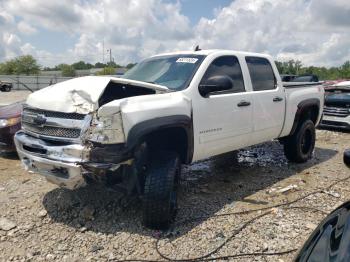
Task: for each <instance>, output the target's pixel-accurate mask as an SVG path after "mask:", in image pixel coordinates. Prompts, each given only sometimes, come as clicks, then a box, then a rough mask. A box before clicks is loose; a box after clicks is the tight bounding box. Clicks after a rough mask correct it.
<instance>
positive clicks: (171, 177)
mask: <svg viewBox="0 0 350 262" xmlns="http://www.w3.org/2000/svg"><path fill="white" fill-rule="evenodd" d="M146 172H147V174H146V180H145V187H144V195H143V223H144V225H145V226H146V227H149V228H152V229H162V230H163V229H167V228H168V227H169V226H170V224H171V222H172V221H173V219H174V218H175V214H176V211H177V188H178V184H179V179H180V172H181V162H180V157H179V155H178V154H177V153H176V152H171V151H161V152H159V153H157V154H155V155H153V156H152V157H151V161H150V163H149V166H148V169H147V171H146Z"/></svg>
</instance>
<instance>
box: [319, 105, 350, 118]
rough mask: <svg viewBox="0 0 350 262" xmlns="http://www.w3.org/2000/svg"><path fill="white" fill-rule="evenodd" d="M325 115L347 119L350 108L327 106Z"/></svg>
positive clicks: (324, 111) (324, 109) (324, 110)
mask: <svg viewBox="0 0 350 262" xmlns="http://www.w3.org/2000/svg"><path fill="white" fill-rule="evenodd" d="M323 113H324V114H325V115H327V116H338V117H347V116H349V115H350V108H344V107H330V106H325V107H324V108H323Z"/></svg>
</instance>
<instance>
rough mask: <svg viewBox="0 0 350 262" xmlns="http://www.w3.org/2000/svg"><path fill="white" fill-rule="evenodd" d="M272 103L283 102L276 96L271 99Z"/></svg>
mask: <svg viewBox="0 0 350 262" xmlns="http://www.w3.org/2000/svg"><path fill="white" fill-rule="evenodd" d="M272 101H273V102H281V101H283V98H282V97H279V96H276V97H274V98H273V99H272Z"/></svg>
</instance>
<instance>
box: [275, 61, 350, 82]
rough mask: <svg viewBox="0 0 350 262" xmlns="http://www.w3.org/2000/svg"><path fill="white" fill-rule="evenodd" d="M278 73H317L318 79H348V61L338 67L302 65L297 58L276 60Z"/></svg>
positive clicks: (349, 75)
mask: <svg viewBox="0 0 350 262" xmlns="http://www.w3.org/2000/svg"><path fill="white" fill-rule="evenodd" d="M276 66H277V68H278V71H279V72H280V74H288V75H311V74H312V75H317V76H318V78H319V79H320V80H336V79H350V61H346V62H345V63H344V64H342V65H341V66H338V67H329V68H327V67H317V66H303V64H302V62H301V61H299V60H289V61H287V62H279V61H276Z"/></svg>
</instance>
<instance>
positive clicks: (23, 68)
mask: <svg viewBox="0 0 350 262" xmlns="http://www.w3.org/2000/svg"><path fill="white" fill-rule="evenodd" d="M134 65H135V64H133V63H129V64H128V65H126V66H125V67H126V68H128V69H130V68H131V67H133V66H134ZM123 67H124V66H121V65H118V64H116V63H115V62H114V61H113V62H108V63H101V62H97V63H95V64H91V63H86V62H84V61H79V62H76V63H73V64H59V65H56V66H54V67H41V66H40V65H39V64H38V62H37V60H36V59H35V58H34V57H33V56H31V55H24V56H19V57H16V58H14V59H10V60H8V61H5V62H3V63H0V74H3V75H37V74H39V72H40V71H41V70H42V71H61V72H62V76H70V77H73V76H75V75H76V70H89V69H92V68H99V69H101V70H100V71H98V72H97V74H98V75H107V74H114V72H115V69H116V68H123Z"/></svg>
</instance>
